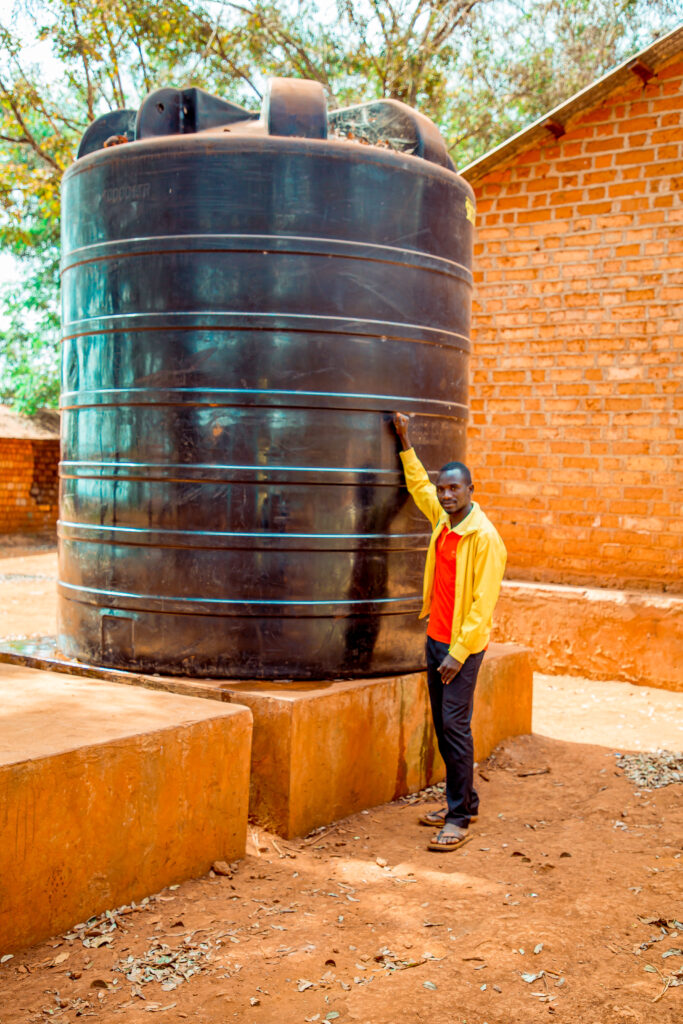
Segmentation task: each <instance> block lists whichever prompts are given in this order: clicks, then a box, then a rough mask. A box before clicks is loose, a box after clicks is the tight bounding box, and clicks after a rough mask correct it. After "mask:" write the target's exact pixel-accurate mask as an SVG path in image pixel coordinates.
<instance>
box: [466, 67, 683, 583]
mask: <svg viewBox="0 0 683 1024" xmlns="http://www.w3.org/2000/svg"><path fill="white" fill-rule="evenodd" d="M682 85H683V56H681V57H678V58H677V59H676V60H672V61H670V62H669V63H668V64H666V65H665V66H664V67H663V68H661V69H660V70H659V71H658V73H657V75H656V77H655V78H653V79H651V80H650V82H649V83H648V84H647V85H643V84H642V82H640V81H639V80H638V79H636V78H635V77H634V79H633V86H632V87H631V86H630V85H629V86H628V88H626V89H625V88H622V89H621V90H619V91H617V92H614V93H613V94H611V95H610V96H609V97H608V98H607V99H606V100H605V101H603V102H601V103H600V104H599V106H596V107H595V108H594V109H592V110H590V111H588V112H585V113H584V114H582V115H580V116H579V117H577V118H576V119H575V120H574V121H572V122H569V123H568V124H567V125H566V126H565V127H566V134H565V135H564V136H562V137H561V138H560V139H559V140H555V139H554V138H553V137H552V135H551V134H550V133H548V138H547V141H545V142H544V143H543V144H542V145H540V146H539V145H535V146H534V148H532V149H529V150H527V151H525V152H523V153H521V154H518V155H517V156H515V157H513V158H512V159H511V161H510V163H509V164H507V165H506V164H503V165H501V166H500V167H499V168H497V169H495V170H494V171H492V172H490V173H488V174H487V175H486V176H484V177H483V178H481V179H479V180H476V179H472V177H470V180H471V182H472V184H473V186H474V188H475V192H476V194H477V199H478V204H477V228H478V231H477V235H478V238H477V245H476V249H475V270H476V273H475V307H474V318H473V328H474V329H473V357H472V362H471V366H472V381H471V391H470V395H471V409H472V415H471V421H470V429H469V435H468V461H469V463H470V465H471V466H472V468H473V470H474V472H475V482H476V484H477V485H478V493H479V497H480V499H481V501H482V504H483V505H484V507H485V509H486V511H487V512H488V513H489V514H490V515H491V518H492V519H493V520H494V521H495V523H496V525H497V526H498V527H499V529H500V531H501V533H502V534H503V537H504V539H505V542H506V544H507V546H508V551H509V563H508V576H509V577H516V578H519V579H532V580H542V581H552V582H557V583H567V582H572V583H593V584H596V583H597V584H598V585H601V586H620V587H635V588H658V589H665V590H681V589H683V516H682V515H681V510H682V508H683V465H682V461H681V458H680V452H681V442H682V441H683V422H682V418H681V411H682V408H683V398H682V393H683V333H682V327H681V321H682V318H683V205H682V202H681V193H682V190H683V142H682V139H683V126H682V124H681V121H682V111H683V94H682V91H681V89H682Z"/></svg>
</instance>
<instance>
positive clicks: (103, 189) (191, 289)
mask: <svg viewBox="0 0 683 1024" xmlns="http://www.w3.org/2000/svg"><path fill="white" fill-rule="evenodd" d="M107 136H111V137H109V138H107ZM119 143H121V144H119ZM102 147H104V148H102ZM472 220H473V205H472V192H471V189H470V188H469V186H468V185H467V183H466V182H464V181H463V180H462V179H461V178H459V177H458V175H457V174H456V173H455V172H454V170H453V165H452V163H451V162H450V160H449V158H448V155H447V152H446V150H445V147H444V144H443V142H442V141H441V138H440V136H439V135H438V132H437V131H436V129H435V127H434V125H433V124H432V123H431V122H430V121H428V120H427V119H426V118H423V117H421V116H420V115H419V114H416V113H415V112H414V111H412V110H410V108H408V107H405V106H403V105H402V104H400V103H396V102H393V101H383V102H378V103H372V104H366V105H364V106H361V107H356V108H351V109H349V110H345V111H337V112H335V113H333V114H330V115H329V118H328V117H327V116H326V112H325V105H324V97H323V94H322V89H321V88H320V87H319V86H317V85H316V84H315V83H309V82H290V81H286V80H275V81H274V82H273V83H272V85H271V89H270V94H269V99H268V101H267V102H266V104H265V107H264V111H263V113H262V115H261V117H260V118H259V116H258V115H254V114H251V113H250V112H249V111H245V110H242V109H241V108H239V107H236V106H234V105H233V104H230V103H227V102H225V101H222V100H218V99H216V98H215V97H211V96H208V95H207V94H205V93H202V92H201V90H197V89H187V90H184V91H181V90H175V89H164V90H160V91H159V92H157V93H155V94H153V95H152V96H150V97H148V99H147V100H146V101H145V103H144V104H143V106H142V107H141V108H140V110H139V111H138V112H137V115H136V114H135V111H117V112H115V114H109V115H106V116H105V118H102V119H100V120H99V121H98V122H96V123H95V124H94V125H93V126H91V128H90V129H88V132H87V133H86V135H85V136H84V139H83V141H82V144H81V149H80V151H79V159H78V160H77V161H76V162H75V164H74V165H73V166H72V167H71V168H70V169H69V171H68V172H67V174H66V175H65V178H64V185H63V216H62V222H63V328H64V356H63V389H62V409H63V415H62V422H63V428H62V440H63V445H62V462H61V502H60V522H59V539H60V562H59V645H60V647H61V649H62V650H63V651H64V653H66V654H68V655H70V656H75V657H78V658H80V659H82V660H84V661H87V662H91V663H99V664H105V665H110V666H118V667H123V668H133V669H139V670H144V671H154V672H164V673H183V674H192V675H204V676H207V675H216V676H227V677H241V678H250V677H251V678H272V679H277V678H280V679H282V678H291V679H316V678H318V679H322V678H333V677H339V676H342V677H353V676H368V675H378V674H389V673H392V674H393V673H400V672H405V671H410V670H415V669H418V668H420V667H422V665H423V636H424V623H420V622H419V621H418V612H419V609H420V605H421V589H422V570H423V564H424V557H425V552H426V547H427V542H428V537H429V528H428V524H427V522H426V520H425V519H424V518H423V517H422V516H421V515H420V514H419V512H417V510H416V509H415V507H414V505H413V503H412V501H410V500H409V499H408V496H407V492H406V490H405V488H404V486H403V478H402V473H401V468H400V462H399V458H398V446H397V442H396V438H395V434H394V431H393V428H392V426H391V423H390V413H391V411H392V410H393V409H400V410H403V411H405V412H408V413H412V414H413V415H414V427H413V432H414V435H415V439H416V441H417V442H418V444H419V450H420V454H421V455H422V456H423V457H424V459H425V461H426V462H427V463H428V464H429V466H430V468H432V469H435V468H437V467H438V466H439V465H440V464H441V463H443V462H444V461H446V460H447V459H451V458H462V457H463V455H464V446H465V420H466V412H467V410H466V407H467V362H468V347H469V346H468V333H469V320H470V292H471V273H470V265H471V252H472Z"/></svg>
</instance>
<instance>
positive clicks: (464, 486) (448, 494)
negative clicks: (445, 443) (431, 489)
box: [436, 469, 474, 516]
mask: <svg viewBox="0 0 683 1024" xmlns="http://www.w3.org/2000/svg"><path fill="white" fill-rule="evenodd" d="M473 491H474V484H468V483H466V482H465V480H464V479H463V477H462V474H461V473H460V470H459V469H449V470H447V471H446V472H445V473H439V475H438V477H437V480H436V496H437V498H438V499H439V504H440V505H441V508H442V509H444V511H445V512H448V514H449V516H454V515H456V513H458V512H461V511H462V510H463V509H464V508H467V506H468V505H469V503H470V502H471V501H472V492H473Z"/></svg>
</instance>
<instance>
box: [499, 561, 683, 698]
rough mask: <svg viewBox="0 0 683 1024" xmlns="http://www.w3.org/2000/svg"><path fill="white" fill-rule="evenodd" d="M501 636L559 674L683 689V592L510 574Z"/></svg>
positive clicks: (501, 616)
mask: <svg viewBox="0 0 683 1024" xmlns="http://www.w3.org/2000/svg"><path fill="white" fill-rule="evenodd" d="M494 636H495V638H496V639H497V640H503V641H512V642H514V643H519V644H524V645H526V646H528V647H530V648H531V649H532V652H533V653H532V658H533V667H534V668H535V669H537V670H538V671H540V672H548V673H551V674H552V675H573V676H584V677H586V678H587V679H618V680H621V681H623V682H627V683H636V684H638V685H640V686H656V687H659V688H662V689H667V690H676V691H678V692H681V691H683V596H681V595H680V594H658V593H654V592H652V591H647V590H608V589H601V588H597V587H593V588H591V587H570V586H560V585H554V584H549V583H525V582H521V581H515V580H506V581H505V582H504V583H503V586H502V589H501V595H500V598H499V600H498V604H497V605H496V617H495V626H494Z"/></svg>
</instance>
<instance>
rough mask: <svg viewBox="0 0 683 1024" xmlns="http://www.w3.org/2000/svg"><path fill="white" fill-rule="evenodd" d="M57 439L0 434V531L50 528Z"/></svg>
mask: <svg viewBox="0 0 683 1024" xmlns="http://www.w3.org/2000/svg"><path fill="white" fill-rule="evenodd" d="M58 464H59V441H57V440H54V441H53V440H46V441H33V440H23V439H15V438H0V533H33V532H40V531H42V530H53V529H54V527H55V523H56V521H57V502H58V480H57V470H58Z"/></svg>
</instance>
